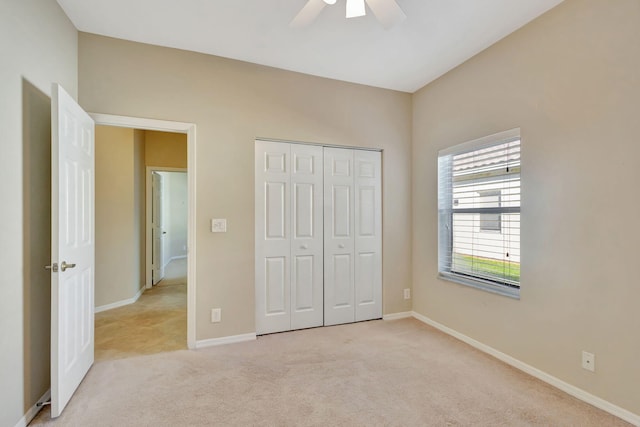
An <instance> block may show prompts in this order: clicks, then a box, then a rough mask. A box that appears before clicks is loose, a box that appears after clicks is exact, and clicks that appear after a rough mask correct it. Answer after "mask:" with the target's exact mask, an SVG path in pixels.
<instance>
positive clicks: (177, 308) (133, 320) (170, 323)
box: [95, 259, 187, 361]
mask: <svg viewBox="0 0 640 427" xmlns="http://www.w3.org/2000/svg"><path fill="white" fill-rule="evenodd" d="M186 266H187V264H186V259H184V260H182V259H181V260H175V261H172V262H171V263H169V265H168V266H167V268H166V271H165V277H164V279H163V280H161V281H160V282H159V283H158V284H157V285H156V286H154V287H153V288H152V289H147V290H146V291H145V292H144V293H143V294H142V295H141V296H140V299H138V301H136V302H135V303H134V304H130V305H127V306H124V307H119V308H115V309H113V310H108V311H103V312H101V313H97V314H96V318H95V360H96V361H100V360H111V359H121V358H124V357H131V356H137V355H143V354H153V353H161V352H165V351H174V350H182V349H186V348H187V277H186V276H187V267H186Z"/></svg>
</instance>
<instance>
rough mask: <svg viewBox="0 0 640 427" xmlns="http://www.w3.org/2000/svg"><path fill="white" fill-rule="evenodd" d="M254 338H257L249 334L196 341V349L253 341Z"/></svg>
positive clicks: (253, 334)
mask: <svg viewBox="0 0 640 427" xmlns="http://www.w3.org/2000/svg"><path fill="white" fill-rule="evenodd" d="M256 338H257V337H256V334H255V333H251V334H242V335H232V336H228V337H220V338H211V339H208V340H200V341H196V349H201V348H207V347H214V346H217V345H224V344H233V343H238V342H244V341H253V340H255V339H256Z"/></svg>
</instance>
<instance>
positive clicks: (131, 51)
mask: <svg viewBox="0 0 640 427" xmlns="http://www.w3.org/2000/svg"><path fill="white" fill-rule="evenodd" d="M79 85H80V93H81V104H82V105H83V107H84V108H85V109H87V110H88V111H95V112H102V113H109V114H118V115H126V116H134V117H149V118H156V119H165V120H176V121H181V122H192V123H195V124H196V125H197V156H196V167H197V170H196V180H197V195H196V198H197V201H196V203H197V207H196V215H197V223H196V224H195V227H196V234H197V248H196V249H197V259H196V262H197V271H196V281H197V285H196V286H197V310H196V328H197V339H200V340H202V339H207V338H215V337H222V336H229V335H236V334H244V333H249V332H253V331H255V321H254V271H253V270H254V269H253V264H254V261H253V260H254V231H253V224H254V219H253V215H254V207H253V203H254V202H253V200H254V197H253V192H254V189H253V185H254V184H253V183H254V178H253V153H254V139H255V138H256V137H271V138H279V139H286V140H298V141H314V142H320V143H330V144H343V145H350V146H365V147H376V148H382V149H384V154H383V162H384V168H383V173H384V184H383V194H384V196H383V197H384V207H383V217H384V236H383V240H384V243H383V245H384V246H383V250H384V264H383V271H384V273H383V274H384V276H383V288H384V312H385V313H395V312H402V311H407V310H409V309H410V308H411V304H410V303H411V302H410V301H405V300H403V298H402V289H403V288H405V287H409V286H410V283H411V257H410V251H411V199H410V195H411V194H410V185H411V184H410V166H411V164H410V142H411V131H410V129H411V96H410V95H408V94H403V93H398V92H393V91H389V90H382V89H375V88H371V87H367V86H360V85H354V84H348V83H342V82H337V81H332V80H327V79H321V78H316V77H311V76H306V75H302V74H296V73H292V72H287V71H282V70H277V69H273V68H267V67H262V66H258V65H253V64H248V63H243V62H238V61H233V60H228V59H222V58H217V57H213V56H207V55H202V54H196V53H192V52H186V51H180V50H175V49H168V48H160V47H153V46H149V45H143V44H138V43H133V42H126V41H121V40H115V39H110V38H105V37H100V36H96V35H89V34H84V33H81V34H80V42H79ZM213 217H216V218H227V219H228V224H229V232H228V233H226V234H213V233H211V232H210V231H209V221H210V219H211V218H213ZM213 307H220V308H222V319H223V320H222V322H221V323H217V324H212V323H211V322H210V320H209V318H210V315H209V313H210V309H211V308H213Z"/></svg>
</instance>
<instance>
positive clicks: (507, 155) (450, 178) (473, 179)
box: [438, 129, 520, 296]
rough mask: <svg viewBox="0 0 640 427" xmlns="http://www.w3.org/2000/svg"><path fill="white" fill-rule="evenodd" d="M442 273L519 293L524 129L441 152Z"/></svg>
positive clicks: (500, 291)
mask: <svg viewBox="0 0 640 427" xmlns="http://www.w3.org/2000/svg"><path fill="white" fill-rule="evenodd" d="M438 211H439V224H438V227H439V240H438V267H439V272H440V276H441V277H443V278H446V279H450V280H454V281H456V282H460V283H464V284H469V285H472V286H476V287H480V288H483V289H486V290H490V291H494V292H498V293H502V294H507V295H510V296H518V295H519V288H520V130H519V129H514V130H511V131H507V132H502V133H500V134H496V135H492V136H489V137H485V138H481V139H479V140H475V141H471V142H467V143H464V144H460V145H457V146H454V147H451V148H448V149H446V150H442V151H440V152H439V154H438Z"/></svg>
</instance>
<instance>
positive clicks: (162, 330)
mask: <svg viewBox="0 0 640 427" xmlns="http://www.w3.org/2000/svg"><path fill="white" fill-rule="evenodd" d="M92 117H93V118H94V120H95V122H96V166H97V167H96V243H97V247H96V264H97V268H96V323H95V324H96V341H95V349H96V360H100V359H113V358H122V357H128V356H133V355H139V354H150V353H157V352H163V351H172V350H177V349H181V348H194V347H195V322H194V319H195V282H194V280H193V279H194V274H193V273H194V271H195V259H194V258H195V251H194V250H193V248H194V247H195V235H194V226H193V225H194V206H195V200H194V198H195V197H194V196H195V191H194V190H195V185H194V184H195V179H194V170H193V169H194V166H195V165H194V162H193V158H194V150H195V126H194V125H192V124H188V123H178V122H168V121H159V120H150V119H137V118H131V117H122V116H111V115H102V114H92ZM102 134H106V135H107V136H108V138H107V140H105V141H101V139H102ZM114 135H120V136H122V135H125V136H128V145H127V144H125V142H123V141H122V140H118V139H117V138H115V137H114ZM109 136H110V137H109ZM126 139H127V138H125V140H126ZM123 149H124V150H125V151H124V154H123V151H122V150H123ZM103 163H106V164H103ZM154 177H155V181H156V184H157V185H156V188H155V191H154V185H153V181H154ZM124 181H128V182H129V183H130V185H129V186H127V185H125V182H124ZM154 194H155V195H156V196H157V197H154ZM154 213H155V215H154ZM163 214H164V215H163ZM162 218H164V221H163V222H159V221H158V220H160V221H161V220H162ZM154 220H155V222H154ZM118 223H121V224H124V225H123V226H118ZM156 223H157V224H156ZM131 224H133V225H131ZM154 226H155V229H156V231H155V232H154ZM154 234H155V236H154ZM158 245H159V246H158ZM118 247H119V248H121V250H118ZM154 249H155V250H154ZM99 267H101V268H99ZM121 280H122V282H121ZM123 283H125V284H126V286H123Z"/></svg>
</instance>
